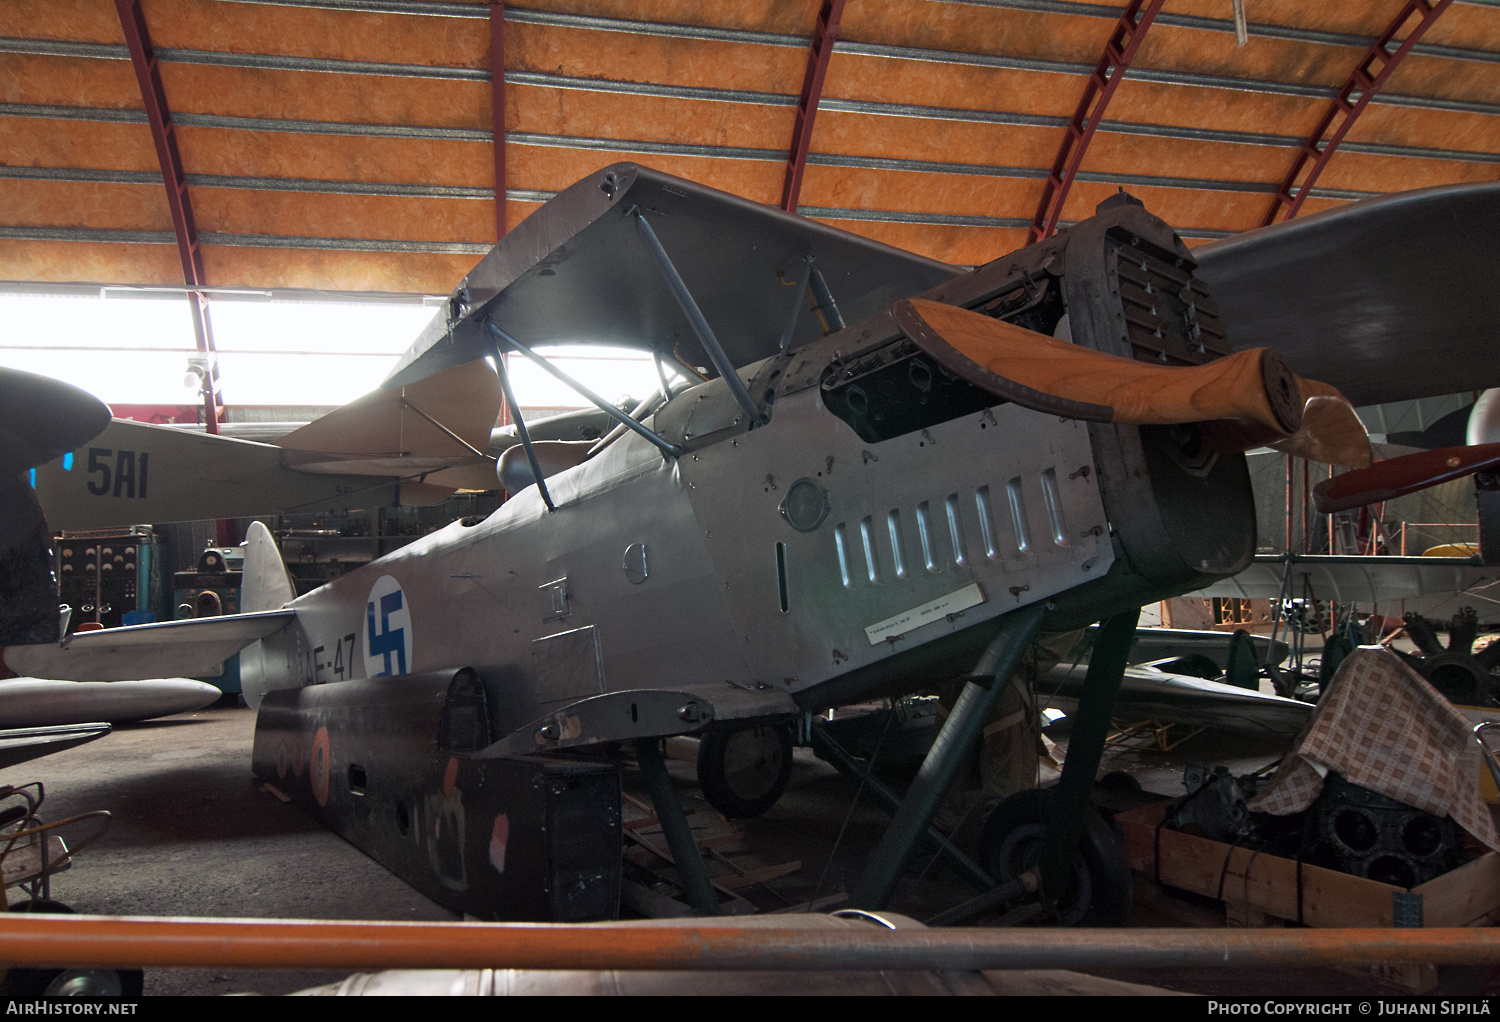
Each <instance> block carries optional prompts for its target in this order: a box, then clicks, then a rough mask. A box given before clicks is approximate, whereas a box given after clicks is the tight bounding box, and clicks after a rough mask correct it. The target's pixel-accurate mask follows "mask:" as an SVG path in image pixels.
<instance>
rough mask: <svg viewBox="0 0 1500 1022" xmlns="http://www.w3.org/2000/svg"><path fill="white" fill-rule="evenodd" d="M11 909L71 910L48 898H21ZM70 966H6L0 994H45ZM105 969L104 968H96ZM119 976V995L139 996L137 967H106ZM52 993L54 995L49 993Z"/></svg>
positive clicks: (141, 982)
mask: <svg viewBox="0 0 1500 1022" xmlns="http://www.w3.org/2000/svg"><path fill="white" fill-rule="evenodd" d="M10 911H12V912H46V913H56V914H63V915H72V914H73V910H72V909H70V908H69V907H68V906H66V905H64V904H63V903H62V902H60V901H52V900H50V899H48V898H38V899H36V900H35V901H22V902H17V903H16V904H14V905H12V906H10ZM70 971H72V970H70V969H10V970H8V971H7V972H6V973H5V979H4V980H0V997H10V998H33V997H45V996H49V995H48V994H47V992H46V991H47V986H48V985H49V984H50V983H51V982H52V981H53V980H55V979H57V977H59V976H61V975H62V974H63V973H65V972H70ZM99 971H106V970H99ZM108 971H112V972H114V973H115V975H116V976H118V977H119V982H120V994H119V996H120V997H121V998H124V999H127V1000H136V999H139V998H140V996H141V993H142V991H143V990H144V988H145V985H146V977H145V974H144V973H143V972H141V970H140V969H113V970H108ZM52 996H55V995H52Z"/></svg>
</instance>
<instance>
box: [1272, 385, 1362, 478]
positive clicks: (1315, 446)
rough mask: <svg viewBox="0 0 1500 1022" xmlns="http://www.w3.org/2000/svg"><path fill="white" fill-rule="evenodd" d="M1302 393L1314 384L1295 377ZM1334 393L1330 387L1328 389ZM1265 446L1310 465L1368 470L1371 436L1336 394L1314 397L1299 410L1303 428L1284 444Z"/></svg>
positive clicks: (1316, 395) (1283, 442)
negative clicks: (1300, 385) (1303, 459)
mask: <svg viewBox="0 0 1500 1022" xmlns="http://www.w3.org/2000/svg"><path fill="white" fill-rule="evenodd" d="M1298 381H1299V382H1300V383H1301V384H1302V385H1303V387H1304V391H1305V389H1306V387H1307V385H1308V384H1312V383H1315V382H1316V381H1314V380H1304V379H1302V378H1301V377H1298ZM1328 389H1329V390H1333V388H1332V387H1329V388H1328ZM1267 446H1269V447H1271V448H1273V449H1275V450H1278V451H1281V452H1282V453H1283V454H1292V455H1295V456H1297V457H1299V458H1307V459H1308V460H1309V461H1321V462H1324V463H1325V464H1328V465H1337V466H1339V467H1340V468H1353V469H1362V468H1369V467H1370V463H1371V461H1372V457H1371V454H1370V434H1369V433H1367V432H1365V424H1364V423H1363V422H1361V421H1360V419H1359V416H1358V415H1356V414H1354V406H1353V405H1351V404H1350V403H1349V401H1348V399H1347V398H1345V397H1344V396H1343V395H1342V394H1339V393H1338V392H1337V391H1334V393H1333V394H1332V395H1326V394H1313V395H1311V396H1310V397H1308V399H1307V405H1306V406H1305V407H1304V408H1303V410H1302V426H1301V428H1300V429H1298V430H1297V432H1295V433H1293V434H1292V435H1291V436H1289V437H1287V438H1286V439H1285V440H1278V441H1276V442H1274V443H1271V444H1268V445H1267Z"/></svg>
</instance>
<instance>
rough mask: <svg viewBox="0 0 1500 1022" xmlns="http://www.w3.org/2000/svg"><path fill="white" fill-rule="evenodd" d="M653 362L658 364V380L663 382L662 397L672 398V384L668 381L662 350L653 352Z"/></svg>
mask: <svg viewBox="0 0 1500 1022" xmlns="http://www.w3.org/2000/svg"><path fill="white" fill-rule="evenodd" d="M651 364H652V365H654V366H656V380H657V382H658V383H660V384H661V399H662V400H663V401H670V400H672V384H671V383H669V382H668V381H667V367H666V365H664V364H663V362H662V357H661V352H659V351H653V352H652V353H651Z"/></svg>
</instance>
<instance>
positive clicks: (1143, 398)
mask: <svg viewBox="0 0 1500 1022" xmlns="http://www.w3.org/2000/svg"><path fill="white" fill-rule="evenodd" d="M892 311H893V314H894V315H895V318H896V322H897V323H898V324H899V325H900V327H901V329H902V330H903V331H905V333H906V335H907V336H908V337H909V338H911V340H912V341H913V342H914V343H916V344H917V345H918V346H919V347H921V348H922V349H923V350H924V351H926V352H927V353H928V354H929V355H931V356H932V357H933V358H935V359H937V360H938V361H939V362H940V363H942V364H943V365H944V366H945V367H946V368H947V369H949V370H951V371H952V372H955V373H957V374H958V375H959V376H961V377H962V378H963V379H965V380H967V381H968V382H969V383H972V384H974V385H975V386H977V387H980V388H983V389H984V390H988V391H990V392H991V393H993V394H996V395H998V396H1000V397H1003V398H1005V399H1006V400H1008V401H1011V402H1013V403H1015V404H1018V405H1021V406H1023V407H1026V408H1032V409H1035V410H1037V411H1041V412H1050V413H1052V414H1055V415H1061V416H1065V417H1067V418H1072V419H1084V420H1087V421H1090V422H1117V423H1128V424H1132V425H1174V424H1185V423H1203V424H1204V426H1205V432H1206V434H1207V436H1208V438H1209V440H1210V442H1211V443H1213V444H1214V446H1215V447H1217V448H1219V449H1220V450H1225V451H1244V450H1249V449H1251V448H1254V447H1261V446H1268V447H1273V448H1275V449H1277V450H1280V451H1284V452H1286V453H1288V454H1295V455H1297V456H1299V457H1305V458H1311V459H1313V460H1317V461H1324V462H1328V463H1330V464H1334V465H1341V466H1344V467H1346V468H1364V467H1366V466H1368V465H1369V464H1370V441H1369V436H1368V435H1367V434H1366V433H1365V429H1364V426H1363V424H1361V423H1360V421H1359V417H1358V416H1356V415H1355V414H1354V409H1353V408H1352V407H1350V405H1349V402H1348V401H1347V400H1346V399H1345V398H1344V397H1343V395H1342V394H1340V393H1339V392H1338V391H1337V390H1336V389H1335V388H1333V387H1330V386H1328V385H1327V384H1324V383H1319V382H1317V381H1316V380H1304V379H1302V378H1301V377H1299V376H1297V375H1296V374H1295V373H1293V372H1292V371H1291V370H1290V369H1288V368H1287V366H1286V363H1285V362H1283V361H1282V360H1281V357H1280V356H1279V355H1277V354H1276V352H1274V351H1272V350H1270V349H1269V348H1254V349H1250V350H1247V351H1239V352H1235V353H1234V354H1232V355H1227V356H1225V357H1224V358H1220V359H1216V360H1215V361H1213V362H1210V363H1208V364H1207V365H1201V366H1165V365H1153V364H1151V363H1149V362H1140V361H1137V360H1135V359H1128V358H1120V357H1119V356H1116V355H1108V354H1105V353H1103V352H1099V351H1094V350H1092V349H1090V348H1085V347H1083V346H1081V345H1077V344H1070V343H1068V342H1066V341H1060V340H1057V339H1055V338H1052V337H1048V336H1046V335H1044V334H1039V333H1037V332H1036V331H1034V330H1027V329H1026V328H1024V327H1020V326H1016V325H1015V324H1013V323H1006V322H1004V321H1002V320H998V319H992V318H990V317H988V316H983V315H980V314H979V313H976V312H969V311H968V310H965V309H960V308H958V307H956V306H952V305H944V304H942V303H940V302H930V301H925V300H923V299H910V300H903V301H899V302H896V303H895V305H894V306H893V307H892Z"/></svg>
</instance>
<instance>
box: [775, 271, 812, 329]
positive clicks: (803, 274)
mask: <svg viewBox="0 0 1500 1022" xmlns="http://www.w3.org/2000/svg"><path fill="white" fill-rule="evenodd" d="M811 275H812V257H811V256H804V257H803V259H802V269H801V270H799V271H797V280H796V282H795V283H794V284H793V287H795V288H796V292H797V293H796V297H795V298H793V299H792V312H791V315H790V316H788V317H787V321H786V329H784V330H782V331H781V340H780V342H778V343H777V345H776V348H777V350H778V351H785V350H786V349H788V348H790V347H791V346H792V334H794V333H796V332H797V321H798V320H800V319H801V318H802V296H803V295H805V294H807V282H808V280H809V279H810V278H811Z"/></svg>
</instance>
